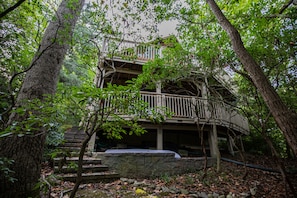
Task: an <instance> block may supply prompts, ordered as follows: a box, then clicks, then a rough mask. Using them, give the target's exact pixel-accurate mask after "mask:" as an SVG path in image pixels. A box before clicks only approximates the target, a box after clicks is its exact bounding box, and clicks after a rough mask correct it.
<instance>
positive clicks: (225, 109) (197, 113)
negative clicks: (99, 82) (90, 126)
mask: <svg viewBox="0 0 297 198" xmlns="http://www.w3.org/2000/svg"><path fill="white" fill-rule="evenodd" d="M117 97H119V96H117ZM123 97H125V96H124V95H123ZM109 98H110V99H107V100H106V101H105V103H104V107H105V108H110V107H111V104H112V103H110V101H109V100H111V99H113V100H114V99H116V98H115V96H110V97H109ZM141 99H142V100H143V101H145V102H146V103H147V104H148V108H149V109H154V110H157V109H158V107H165V108H166V109H167V110H168V111H169V112H171V117H169V118H166V119H165V122H166V121H171V122H174V121H177V122H178V121H188V122H189V121H190V122H192V123H194V121H195V120H196V121H198V122H200V123H201V124H203V123H209V124H214V123H215V124H217V125H220V126H225V127H229V128H230V129H233V130H236V131H239V132H241V133H244V134H248V133H249V126H248V121H247V119H246V118H245V117H244V116H242V115H240V114H239V113H238V111H237V110H235V108H234V107H232V106H231V105H228V104H226V103H224V102H220V101H210V100H206V99H203V98H199V97H194V96H184V95H174V94H166V93H162V94H158V93H154V92H141ZM126 111H127V110H126ZM115 113H116V114H121V115H125V113H126V112H125V111H123V110H121V109H120V108H117V109H115Z"/></svg>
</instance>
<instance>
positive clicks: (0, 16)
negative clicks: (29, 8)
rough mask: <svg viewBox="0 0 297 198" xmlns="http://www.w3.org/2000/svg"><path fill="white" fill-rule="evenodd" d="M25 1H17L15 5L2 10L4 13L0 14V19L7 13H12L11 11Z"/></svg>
mask: <svg viewBox="0 0 297 198" xmlns="http://www.w3.org/2000/svg"><path fill="white" fill-rule="evenodd" d="M25 1H26V0H19V1H18V2H16V4H14V5H13V6H11V7H9V8H7V9H6V10H4V12H2V13H0V19H1V18H2V17H4V16H6V15H7V14H8V13H10V12H12V11H13V10H15V9H16V8H17V7H19V6H20V5H21V4H22V3H24V2H25Z"/></svg>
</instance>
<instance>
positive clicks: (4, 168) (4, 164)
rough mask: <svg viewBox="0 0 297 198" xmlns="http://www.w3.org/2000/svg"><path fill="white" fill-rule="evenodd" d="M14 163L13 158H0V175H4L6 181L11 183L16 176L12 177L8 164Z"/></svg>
mask: <svg viewBox="0 0 297 198" xmlns="http://www.w3.org/2000/svg"><path fill="white" fill-rule="evenodd" d="M13 163H14V161H13V160H10V159H7V158H2V157H1V158H0V176H1V177H5V178H6V179H7V181H8V182H11V183H13V182H14V181H16V178H14V177H13V173H14V171H12V170H10V169H9V166H10V165H12V164H13Z"/></svg>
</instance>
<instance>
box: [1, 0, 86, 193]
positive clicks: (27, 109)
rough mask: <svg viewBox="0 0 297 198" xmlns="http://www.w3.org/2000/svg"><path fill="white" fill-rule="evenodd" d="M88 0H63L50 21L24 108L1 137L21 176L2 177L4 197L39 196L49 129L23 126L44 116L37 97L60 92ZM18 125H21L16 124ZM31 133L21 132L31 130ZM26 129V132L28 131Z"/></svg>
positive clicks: (25, 89)
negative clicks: (64, 67) (58, 87)
mask: <svg viewBox="0 0 297 198" xmlns="http://www.w3.org/2000/svg"><path fill="white" fill-rule="evenodd" d="M83 3H84V1H77V0H73V1H66V0H65V1H62V3H61V4H60V6H59V8H58V10H57V12H56V15H55V17H54V18H53V20H52V22H51V23H49V25H48V27H47V29H46V31H45V33H44V36H43V38H42V41H41V43H40V47H39V49H38V51H37V53H36V54H35V56H34V58H33V60H32V62H31V64H30V67H29V69H28V71H27V73H26V76H25V79H24V82H23V84H22V88H21V90H20V92H19V94H18V97H17V101H16V102H17V103H16V105H17V107H21V109H22V112H23V113H22V114H18V113H19V112H20V111H15V112H14V113H12V114H11V116H10V120H9V123H8V124H9V129H8V130H9V131H10V132H11V134H10V135H9V136H6V137H4V138H2V139H1V144H0V145H1V149H0V150H1V151H0V155H1V157H2V156H4V157H7V158H8V159H12V160H14V163H13V164H12V165H11V169H12V170H13V171H14V172H15V173H14V176H15V178H16V179H17V181H15V182H14V183H9V182H7V181H6V180H5V178H3V177H1V196H3V197H28V196H34V197H35V196H36V192H34V191H33V188H34V186H35V185H36V183H37V182H38V179H39V177H40V169H41V160H42V154H43V147H44V143H45V137H46V128H45V127H43V125H42V120H41V123H31V124H32V125H27V124H25V125H20V126H18V124H20V123H22V121H23V120H26V119H27V120H28V119H30V115H32V114H33V116H34V118H38V116H40V112H39V111H38V106H39V108H42V107H41V106H40V103H36V104H37V105H38V106H37V107H36V106H35V108H33V107H34V102H32V101H35V100H40V101H43V102H45V101H46V98H47V97H48V96H49V95H53V94H54V93H55V91H56V85H57V81H58V74H59V71H60V68H61V65H62V62H63V60H64V56H65V54H66V52H67V50H68V48H69V44H70V41H71V35H72V32H73V29H74V26H75V24H76V21H77V18H78V16H79V14H80V12H81V9H82V7H83ZM14 126H18V127H14ZM24 127H25V128H26V127H27V128H29V129H28V130H27V131H30V133H29V135H24V136H20V135H18V134H20V133H24V132H27V131H26V129H25V128H24ZM24 130H25V131H24Z"/></svg>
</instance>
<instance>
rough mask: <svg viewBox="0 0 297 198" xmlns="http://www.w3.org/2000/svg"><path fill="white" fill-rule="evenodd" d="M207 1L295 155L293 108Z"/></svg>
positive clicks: (295, 136)
mask: <svg viewBox="0 0 297 198" xmlns="http://www.w3.org/2000/svg"><path fill="white" fill-rule="evenodd" d="M207 3H208V4H209V6H210V8H211V10H212V12H213V13H214V15H215V16H216V18H217V20H218V22H219V23H220V25H221V26H222V27H223V28H224V30H225V31H226V32H227V33H228V36H229V37H230V39H231V44H232V47H233V50H234V52H235V53H236V55H237V57H238V58H239V61H240V62H241V63H242V66H243V68H244V70H245V71H246V72H247V75H248V76H249V77H250V79H251V81H252V82H253V84H254V86H255V87H256V88H257V90H258V91H259V93H260V94H261V96H262V97H263V99H264V101H265V104H266V105H267V107H268V109H269V110H270V112H271V114H272V116H273V117H274V119H275V121H276V123H277V124H278V126H279V128H280V129H281V131H282V132H283V134H284V136H285V138H286V140H287V142H288V144H289V145H290V147H291V149H292V150H293V152H294V154H295V155H297V133H296V129H297V123H296V119H297V114H296V112H295V111H294V110H293V111H292V109H290V108H289V107H288V106H287V105H286V104H285V103H284V102H283V101H282V99H281V98H280V96H279V94H278V93H277V92H276V90H275V89H274V87H273V86H272V83H271V82H270V81H269V80H268V78H267V76H266V75H265V73H264V72H263V69H262V68H261V67H260V64H259V63H258V62H257V61H256V59H255V58H253V56H252V55H251V54H250V53H249V52H248V50H247V49H246V48H245V47H244V44H243V42H242V39H241V36H240V34H239V32H238V30H237V29H236V28H235V27H234V26H233V25H232V24H231V23H230V21H229V20H228V19H227V18H226V17H225V16H224V14H223V13H222V11H221V10H220V8H219V7H218V6H217V4H216V3H215V1H213V0H208V1H207Z"/></svg>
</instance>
